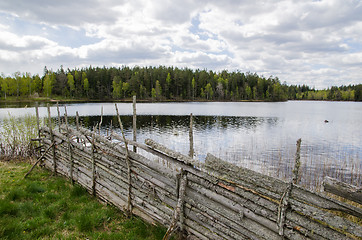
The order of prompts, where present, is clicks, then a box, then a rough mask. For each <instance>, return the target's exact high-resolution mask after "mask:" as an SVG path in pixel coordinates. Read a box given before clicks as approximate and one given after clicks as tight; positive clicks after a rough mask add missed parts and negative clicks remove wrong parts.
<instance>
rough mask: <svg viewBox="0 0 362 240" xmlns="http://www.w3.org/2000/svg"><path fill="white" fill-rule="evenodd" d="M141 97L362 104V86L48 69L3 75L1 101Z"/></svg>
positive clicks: (188, 72)
mask: <svg viewBox="0 0 362 240" xmlns="http://www.w3.org/2000/svg"><path fill="white" fill-rule="evenodd" d="M133 95H137V98H138V99H140V100H152V101H167V100H170V101H243V100H245V101H286V100H333V101H362V84H357V85H349V86H339V87H337V86H333V87H331V88H328V89H324V90H316V89H314V88H311V87H309V86H306V85H289V86H288V85H287V84H286V83H281V82H280V80H279V79H278V77H273V76H271V77H268V78H266V77H263V76H258V75H257V74H256V73H250V72H247V73H242V72H240V71H233V72H229V71H226V70H224V71H221V72H214V71H208V70H199V69H197V70H192V69H189V68H182V69H180V68H177V67H165V66H159V67H137V66H136V67H133V68H130V67H127V66H123V67H119V68H115V67H111V68H107V67H102V68H101V67H92V66H90V67H87V68H82V69H67V70H64V69H63V67H60V69H58V70H57V71H52V70H48V69H47V68H46V67H45V68H44V74H43V76H39V75H33V76H31V74H29V73H23V74H22V73H20V72H16V73H14V74H13V75H12V76H4V75H1V76H0V98H1V99H3V100H7V99H9V98H12V99H14V98H16V99H24V98H31V97H32V98H38V97H39V96H40V97H45V98H54V97H58V98H63V99H83V100H124V99H129V98H130V97H131V96H133Z"/></svg>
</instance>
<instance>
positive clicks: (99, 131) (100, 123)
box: [98, 106, 103, 134]
mask: <svg viewBox="0 0 362 240" xmlns="http://www.w3.org/2000/svg"><path fill="white" fill-rule="evenodd" d="M102 122H103V106H102V107H101V121H100V122H99V126H98V134H101V125H102Z"/></svg>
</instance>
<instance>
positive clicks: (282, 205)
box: [277, 138, 302, 236]
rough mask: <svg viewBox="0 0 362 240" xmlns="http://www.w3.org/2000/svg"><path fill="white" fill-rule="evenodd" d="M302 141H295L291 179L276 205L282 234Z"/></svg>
mask: <svg viewBox="0 0 362 240" xmlns="http://www.w3.org/2000/svg"><path fill="white" fill-rule="evenodd" d="M301 143H302V139H300V138H299V139H298V141H297V151H296V153H295V164H294V169H293V179H292V181H291V182H290V184H289V185H288V187H287V189H286V190H285V192H284V194H283V196H282V198H281V199H280V202H279V207H278V219H277V224H278V228H279V235H280V236H284V223H285V217H286V211H287V209H288V207H289V196H290V194H291V192H292V188H293V184H297V181H298V176H299V167H300V145H301Z"/></svg>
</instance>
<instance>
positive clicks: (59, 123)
mask: <svg viewBox="0 0 362 240" xmlns="http://www.w3.org/2000/svg"><path fill="white" fill-rule="evenodd" d="M57 112H58V128H59V132H60V125H62V123H61V122H60V110H59V102H57Z"/></svg>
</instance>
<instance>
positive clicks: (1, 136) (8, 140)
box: [0, 113, 38, 159]
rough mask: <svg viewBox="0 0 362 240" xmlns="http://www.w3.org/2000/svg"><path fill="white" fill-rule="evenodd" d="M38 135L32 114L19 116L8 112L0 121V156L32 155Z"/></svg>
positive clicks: (22, 156)
mask: <svg viewBox="0 0 362 240" xmlns="http://www.w3.org/2000/svg"><path fill="white" fill-rule="evenodd" d="M37 136H38V132H37V122H36V118H35V116H33V115H30V114H28V115H26V116H24V117H21V118H17V117H14V116H12V115H11V114H10V113H9V114H8V116H7V117H5V118H4V119H3V121H2V122H0V158H2V159H4V158H19V157H21V158H27V157H31V156H33V155H34V154H35V153H36V152H35V147H36V146H37V143H36V142H33V141H31V139H33V138H36V137H37Z"/></svg>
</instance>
